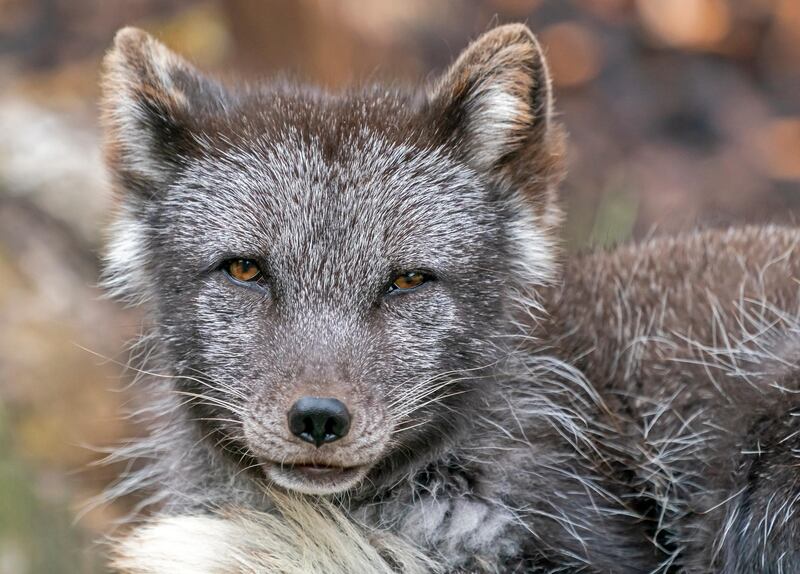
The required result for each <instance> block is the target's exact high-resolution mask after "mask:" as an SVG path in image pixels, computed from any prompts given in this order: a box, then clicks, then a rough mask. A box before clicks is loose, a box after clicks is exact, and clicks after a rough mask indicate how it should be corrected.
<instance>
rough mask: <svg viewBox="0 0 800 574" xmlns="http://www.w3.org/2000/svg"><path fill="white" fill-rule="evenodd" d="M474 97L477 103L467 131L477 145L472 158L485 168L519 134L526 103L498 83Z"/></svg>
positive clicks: (510, 144) (497, 158)
mask: <svg viewBox="0 0 800 574" xmlns="http://www.w3.org/2000/svg"><path fill="white" fill-rule="evenodd" d="M474 98H475V100H476V101H477V102H479V106H478V110H477V111H476V113H475V117H473V118H471V120H470V131H471V132H472V134H473V137H474V138H475V142H476V144H477V145H476V146H475V148H474V150H473V159H474V161H475V162H476V164H477V165H478V166H479V167H481V168H484V169H488V168H490V167H491V166H492V165H494V163H495V162H496V161H497V160H499V159H500V158H501V157H502V156H503V154H505V153H507V152H508V151H509V148H510V147H511V146H512V145H513V143H514V139H516V138H518V137H519V136H518V133H517V132H518V131H519V118H520V116H521V115H524V114H525V108H526V105H527V104H526V103H525V102H524V101H522V100H521V99H520V98H518V97H516V96H514V95H513V94H510V93H509V92H507V91H506V90H503V89H502V87H501V86H490V87H489V88H488V89H487V90H485V91H484V92H482V93H478V94H475V96H474Z"/></svg>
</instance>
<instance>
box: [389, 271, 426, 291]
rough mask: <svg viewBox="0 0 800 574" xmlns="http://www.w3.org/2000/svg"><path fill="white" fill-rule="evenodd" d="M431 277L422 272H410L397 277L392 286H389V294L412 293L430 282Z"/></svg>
mask: <svg viewBox="0 0 800 574" xmlns="http://www.w3.org/2000/svg"><path fill="white" fill-rule="evenodd" d="M431 279H432V276H431V275H428V274H426V273H422V272H421V271H408V272H405V273H400V274H399V275H396V276H395V278H394V280H393V281H392V284H391V285H390V286H389V292H390V293H391V292H393V291H410V290H412V289H415V288H417V287H419V286H420V285H422V284H423V283H425V282H427V281H430V280H431Z"/></svg>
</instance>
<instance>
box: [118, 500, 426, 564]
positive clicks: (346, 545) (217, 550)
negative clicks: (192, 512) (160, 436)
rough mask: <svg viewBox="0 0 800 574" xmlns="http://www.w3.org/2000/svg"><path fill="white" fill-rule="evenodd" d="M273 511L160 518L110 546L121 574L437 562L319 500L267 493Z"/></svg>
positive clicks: (228, 512) (241, 511) (391, 535)
mask: <svg viewBox="0 0 800 574" xmlns="http://www.w3.org/2000/svg"><path fill="white" fill-rule="evenodd" d="M269 496H270V497H271V498H272V499H273V500H274V502H275V512H273V513H263V512H253V511H252V510H247V509H229V510H227V511H220V512H217V513H214V514H207V515H196V516H165V517H161V518H155V519H153V520H152V521H150V522H148V523H146V524H144V525H142V526H140V527H138V528H137V529H136V530H134V531H133V532H132V533H131V534H130V535H128V536H127V537H126V538H124V539H123V540H121V541H120V542H119V543H118V544H116V546H115V558H114V561H113V565H114V567H115V568H116V569H117V570H118V571H119V572H122V573H124V574H262V573H270V574H273V573H275V574H309V573H316V572H319V573H323V572H324V573H326V574H350V573H365V574H367V573H376V574H383V573H386V574H390V573H397V572H398V571H399V572H403V573H404V574H427V573H435V572H438V571H439V568H438V567H437V565H436V563H435V562H434V561H433V560H431V559H430V558H427V557H425V556H423V555H422V554H421V553H420V552H419V551H418V550H416V549H414V547H412V546H411V545H410V544H409V543H407V542H405V541H404V540H402V539H400V538H399V537H397V536H396V535H393V534H389V533H387V532H380V531H371V530H368V529H366V528H365V527H363V526H361V525H358V524H356V523H355V522H353V521H352V520H350V519H349V518H347V517H346V516H345V515H344V514H343V513H342V512H340V511H339V510H337V509H336V508H335V507H334V506H333V505H332V504H331V503H330V502H328V501H327V500H324V499H314V500H313V501H312V500H311V499H309V498H305V497H301V496H291V495H285V494H278V493H275V492H272V493H270V494H269Z"/></svg>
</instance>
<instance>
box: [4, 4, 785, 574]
mask: <svg viewBox="0 0 800 574" xmlns="http://www.w3.org/2000/svg"><path fill="white" fill-rule="evenodd" d="M506 21H525V22H527V23H528V24H529V25H530V26H531V27H532V28H533V29H534V30H535V31H536V33H537V34H538V35H539V37H540V39H541V40H542V42H543V43H544V45H545V46H546V49H547V52H548V56H549V61H550V66H551V69H552V73H553V76H554V82H555V86H556V91H557V96H558V108H559V111H560V114H561V119H562V120H563V121H564V122H565V123H566V125H567V127H568V129H569V131H570V133H571V152H570V158H569V163H570V175H569V177H568V179H567V181H566V182H565V186H564V202H565V207H566V210H567V212H568V214H569V216H568V220H567V225H566V229H565V237H566V242H567V245H568V247H569V248H570V249H576V248H580V247H582V246H585V245H587V244H590V243H594V244H601V245H606V244H613V243H616V242H619V241H623V240H626V239H628V238H629V237H631V236H634V237H641V236H643V235H646V234H647V233H650V232H651V231H652V230H653V229H656V230H657V231H673V230H678V229H685V228H689V227H693V226H695V225H697V224H701V225H706V224H711V225H720V224H726V223H729V222H758V221H794V220H793V217H794V214H795V213H797V212H798V209H800V2H798V0H679V1H678V0H433V1H432V0H403V1H396V0H331V1H329V0H292V1H285V0H226V1H224V2H223V1H221V0H220V1H216V2H214V1H204V2H197V1H191V0H136V1H130V2H128V1H126V2H108V1H106V0H0V574H12V573H13V574H40V573H53V572H65V573H72V572H76V573H77V572H82V573H89V572H91V573H94V572H102V571H103V569H102V566H100V564H101V563H102V559H101V554H102V552H101V550H102V546H98V545H95V544H92V543H91V541H92V540H96V539H97V538H98V537H99V536H100V534H101V533H105V532H108V530H109V528H110V527H111V526H112V525H113V522H114V520H115V519H117V518H119V517H120V516H122V514H123V513H125V512H126V511H127V510H128V509H127V507H126V506H127V504H129V501H120V502H119V503H117V504H114V505H110V506H105V507H100V508H97V509H94V510H91V511H89V512H88V513H86V514H85V515H83V517H82V518H81V519H80V520H79V521H78V522H77V525H76V526H75V527H72V526H71V522H72V520H73V518H74V517H75V516H76V515H77V512H78V510H79V509H80V508H81V507H82V506H84V505H85V503H86V501H87V500H89V499H90V498H91V497H92V496H94V495H96V494H97V493H98V492H99V491H100V489H101V488H102V487H103V485H104V484H107V483H108V482H109V481H110V480H112V479H113V476H114V475H115V473H117V472H119V471H120V470H121V469H119V468H115V467H103V466H93V465H91V464H90V463H92V462H93V461H96V460H98V459H99V458H101V457H102V453H100V452H98V451H97V450H96V449H93V448H88V447H89V446H95V447H100V446H106V445H108V444H111V443H114V442H118V441H120V440H122V439H123V438H125V437H127V436H132V435H135V434H136V433H137V432H139V429H136V428H132V426H131V424H130V423H127V422H125V421H123V420H120V417H119V413H120V411H121V407H122V405H123V404H125V403H126V402H128V401H129V400H131V395H130V394H129V393H128V392H127V391H124V390H123V389H124V387H125V385H126V384H127V383H128V382H130V372H127V371H125V369H123V368H122V367H121V366H120V365H121V364H124V363H125V362H126V361H127V357H126V354H125V351H124V342H125V341H126V340H128V339H130V338H131V337H133V336H135V334H136V333H137V331H138V330H139V324H140V321H141V318H140V316H139V314H138V313H137V312H136V311H135V310H122V309H120V308H118V307H117V306H115V305H114V304H112V303H110V302H108V301H104V300H101V299H100V292H99V290H98V289H97V288H96V286H95V283H96V280H97V272H98V268H99V261H98V254H99V253H100V252H101V245H102V233H101V230H102V228H103V224H104V221H105V218H106V214H107V213H108V211H109V209H110V208H111V206H112V204H113V200H112V195H111V194H110V190H109V189H108V182H107V178H106V176H105V174H104V171H103V168H102V162H101V153H100V150H99V145H98V131H97V123H96V117H97V109H96V98H97V76H98V66H99V62H100V59H101V57H102V54H103V52H104V50H105V49H106V48H107V47H108V45H109V44H110V42H111V38H112V37H113V33H114V31H115V30H116V29H117V28H119V27H120V26H123V25H126V24H134V25H138V26H141V27H143V28H145V29H147V30H149V31H150V32H152V33H154V34H156V35H157V36H159V37H160V38H161V39H162V40H163V41H165V42H166V43H168V44H169V45H171V46H172V47H173V48H174V49H176V50H178V51H180V52H182V53H185V54H187V55H188V56H189V57H190V58H191V59H192V60H194V61H195V62H196V63H197V64H198V65H200V66H201V67H204V68H207V69H210V70H214V71H216V72H218V73H220V74H222V75H223V76H230V75H238V76H245V77H250V76H252V75H270V74H275V73H278V72H281V71H288V73H291V74H293V75H296V76H299V77H300V78H304V79H306V80H308V81H312V82H315V83H320V84H323V85H325V86H328V87H330V88H332V89H336V88H338V87H341V86H343V85H345V84H347V83H349V82H353V81H366V82H370V81H375V80H378V79H381V78H390V79H393V80H396V81H400V82H415V81H420V80H424V79H425V78H428V77H430V75H431V73H432V72H435V71H438V70H441V69H443V68H444V67H445V66H446V65H447V63H448V62H449V61H451V60H452V58H454V57H455V56H456V55H457V53H458V51H459V50H460V49H461V48H462V47H463V46H465V45H466V43H467V42H468V40H469V39H470V38H473V37H475V36H476V35H477V34H479V33H480V32H482V31H483V30H485V29H487V28H488V27H490V26H492V25H493V24H495V23H498V22H506Z"/></svg>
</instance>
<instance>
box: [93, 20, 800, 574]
mask: <svg viewBox="0 0 800 574" xmlns="http://www.w3.org/2000/svg"><path fill="white" fill-rule="evenodd" d="M103 93H104V125H105V134H106V151H107V163H108V166H109V169H110V171H111V173H112V174H113V177H114V182H115V187H116V190H117V192H118V194H119V209H118V213H117V215H116V219H115V222H114V224H113V227H112V232H111V242H110V248H109V252H108V259H107V269H106V284H107V286H108V288H109V289H110V291H111V292H112V293H113V294H115V295H116V296H118V297H121V298H123V299H124V300H127V301H129V302H133V303H137V304H141V305H144V306H146V309H147V311H148V313H149V317H150V329H149V331H148V333H147V334H146V335H145V337H144V339H143V342H142V345H143V346H144V350H143V352H142V354H143V355H144V356H147V360H146V361H144V362H143V363H142V364H141V365H140V367H141V371H142V377H141V382H140V384H141V387H140V389H141V390H140V393H141V394H142V396H143V397H146V400H147V401H148V403H149V404H150V408H148V409H146V410H147V414H148V416H150V421H151V422H150V429H151V434H150V437H149V438H146V439H142V440H141V441H138V442H136V443H134V444H132V445H129V446H128V447H126V448H124V449H123V450H122V451H121V452H120V454H119V456H125V457H134V458H139V459H141V460H142V461H145V464H144V465H143V466H141V470H139V471H137V472H135V473H133V474H131V475H130V476H128V477H126V478H124V479H123V480H122V481H121V482H120V483H119V484H118V485H116V486H115V487H114V488H112V490H111V491H110V493H109V496H115V495H119V494H122V493H126V492H130V491H142V492H143V493H146V496H147V498H146V499H145V500H144V501H143V504H150V505H152V507H153V508H154V511H153V512H152V513H151V516H150V518H149V519H147V520H145V521H144V522H143V523H141V524H139V525H138V526H137V527H136V528H134V529H133V531H132V533H131V534H130V536H129V537H127V538H126V539H125V540H122V541H120V542H119V543H118V545H117V547H116V564H117V567H118V568H119V569H121V570H123V571H125V572H129V573H141V574H144V573H161V572H170V573H175V572H215V573H216V572H225V573H256V572H283V573H295V572H309V571H318V572H340V573H344V572H406V573H416V572H442V573H456V572H464V573H466V572H476V573H479V572H485V573H488V572H497V573H500V572H542V573H544V572H595V573H600V572H620V573H634V572H636V573H638V572H678V571H680V572H708V571H716V572H741V573H744V572H787V573H788V572H796V571H800V540H799V538H800V528H799V527H798V524H800V518H798V517H796V516H795V502H796V501H797V500H798V499H800V480H798V478H799V477H800V471H798V470H797V468H796V467H797V463H798V460H797V458H796V456H797V454H796V453H797V452H798V450H797V449H798V448H800V421H798V418H797V417H796V416H795V415H796V414H797V413H800V411H795V410H794V408H793V407H794V405H793V400H794V399H793V396H794V395H793V393H794V392H796V391H797V389H798V385H797V381H796V379H797V377H796V376H795V374H796V368H795V359H796V356H797V355H798V351H800V347H798V344H797V343H798V331H797V324H798V321H797V317H798V312H800V297H799V296H798V288H799V287H800V285H799V284H798V280H797V277H798V276H799V275H798V271H799V270H800V258H798V253H797V243H798V240H800V233H798V232H797V231H796V230H794V229H788V228H764V229H757V228H747V229H741V230H735V231H725V232H723V231H709V232H703V233H696V234H690V235H686V236H681V237H677V238H664V239H657V240H652V241H650V242H648V243H645V244H642V245H634V246H627V247H622V248H620V249H618V250H616V251H612V252H601V253H596V254H589V255H585V256H582V257H578V258H575V259H574V260H570V261H568V262H566V263H565V264H562V263H560V260H561V256H560V254H559V250H558V227H559V223H560V219H561V214H560V211H559V208H558V205H557V198H556V192H557V187H558V184H559V182H560V180H561V178H562V175H563V162H564V153H565V151H564V150H565V146H564V134H563V130H562V129H561V127H560V126H559V124H558V123H557V121H556V120H555V118H554V116H553V97H552V93H551V86H550V78H549V74H548V70H547V66H546V63H545V60H544V57H543V54H542V50H541V48H540V47H539V45H538V43H537V41H536V39H535V38H534V36H533V35H532V34H531V32H530V31H529V30H528V28H527V27H525V26H523V25H520V24H515V25H507V26H500V27H498V28H495V29H493V30H491V31H489V32H487V33H485V34H484V35H483V36H481V37H480V38H479V39H478V40H477V41H475V42H474V43H473V44H471V45H470V46H469V47H468V48H467V49H466V50H465V51H464V52H463V53H462V54H461V56H460V57H459V58H458V59H457V60H456V61H455V63H454V64H453V65H452V66H451V67H450V69H449V70H447V71H446V72H445V73H444V74H443V75H442V77H440V78H439V79H438V80H436V81H435V82H432V83H431V84H430V85H426V86H424V87H422V88H419V89H409V90H400V89H394V88H393V89H389V88H385V87H381V86H375V87H365V88H358V89H352V90H350V91H346V92H343V93H329V92H326V91H322V90H319V89H315V88H312V87H308V86H303V85H298V84H293V83H285V82H284V83H268V84H265V85H258V86H250V87H247V88H238V89H236V88H231V87H228V86H224V85H222V84H221V83H219V82H217V81H215V80H214V79H212V78H210V77H208V76H206V75H204V74H202V73H200V72H199V71H197V70H196V69H195V68H194V67H192V66H191V65H190V64H189V63H187V62H186V61H185V60H183V59H181V58H180V57H179V56H177V55H175V54H173V53H172V52H170V51H169V50H168V49H167V48H165V47H164V46H163V45H161V44H160V43H158V42H157V41H156V40H154V39H153V38H151V37H150V36H148V35H147V34H146V33H144V32H142V31H139V30H135V29H131V28H126V29H124V30H122V31H120V32H119V33H118V34H117V37H116V39H115V43H114V47H113V48H112V49H111V51H110V52H109V54H108V56H107V58H106V61H105V75H104V80H103Z"/></svg>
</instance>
